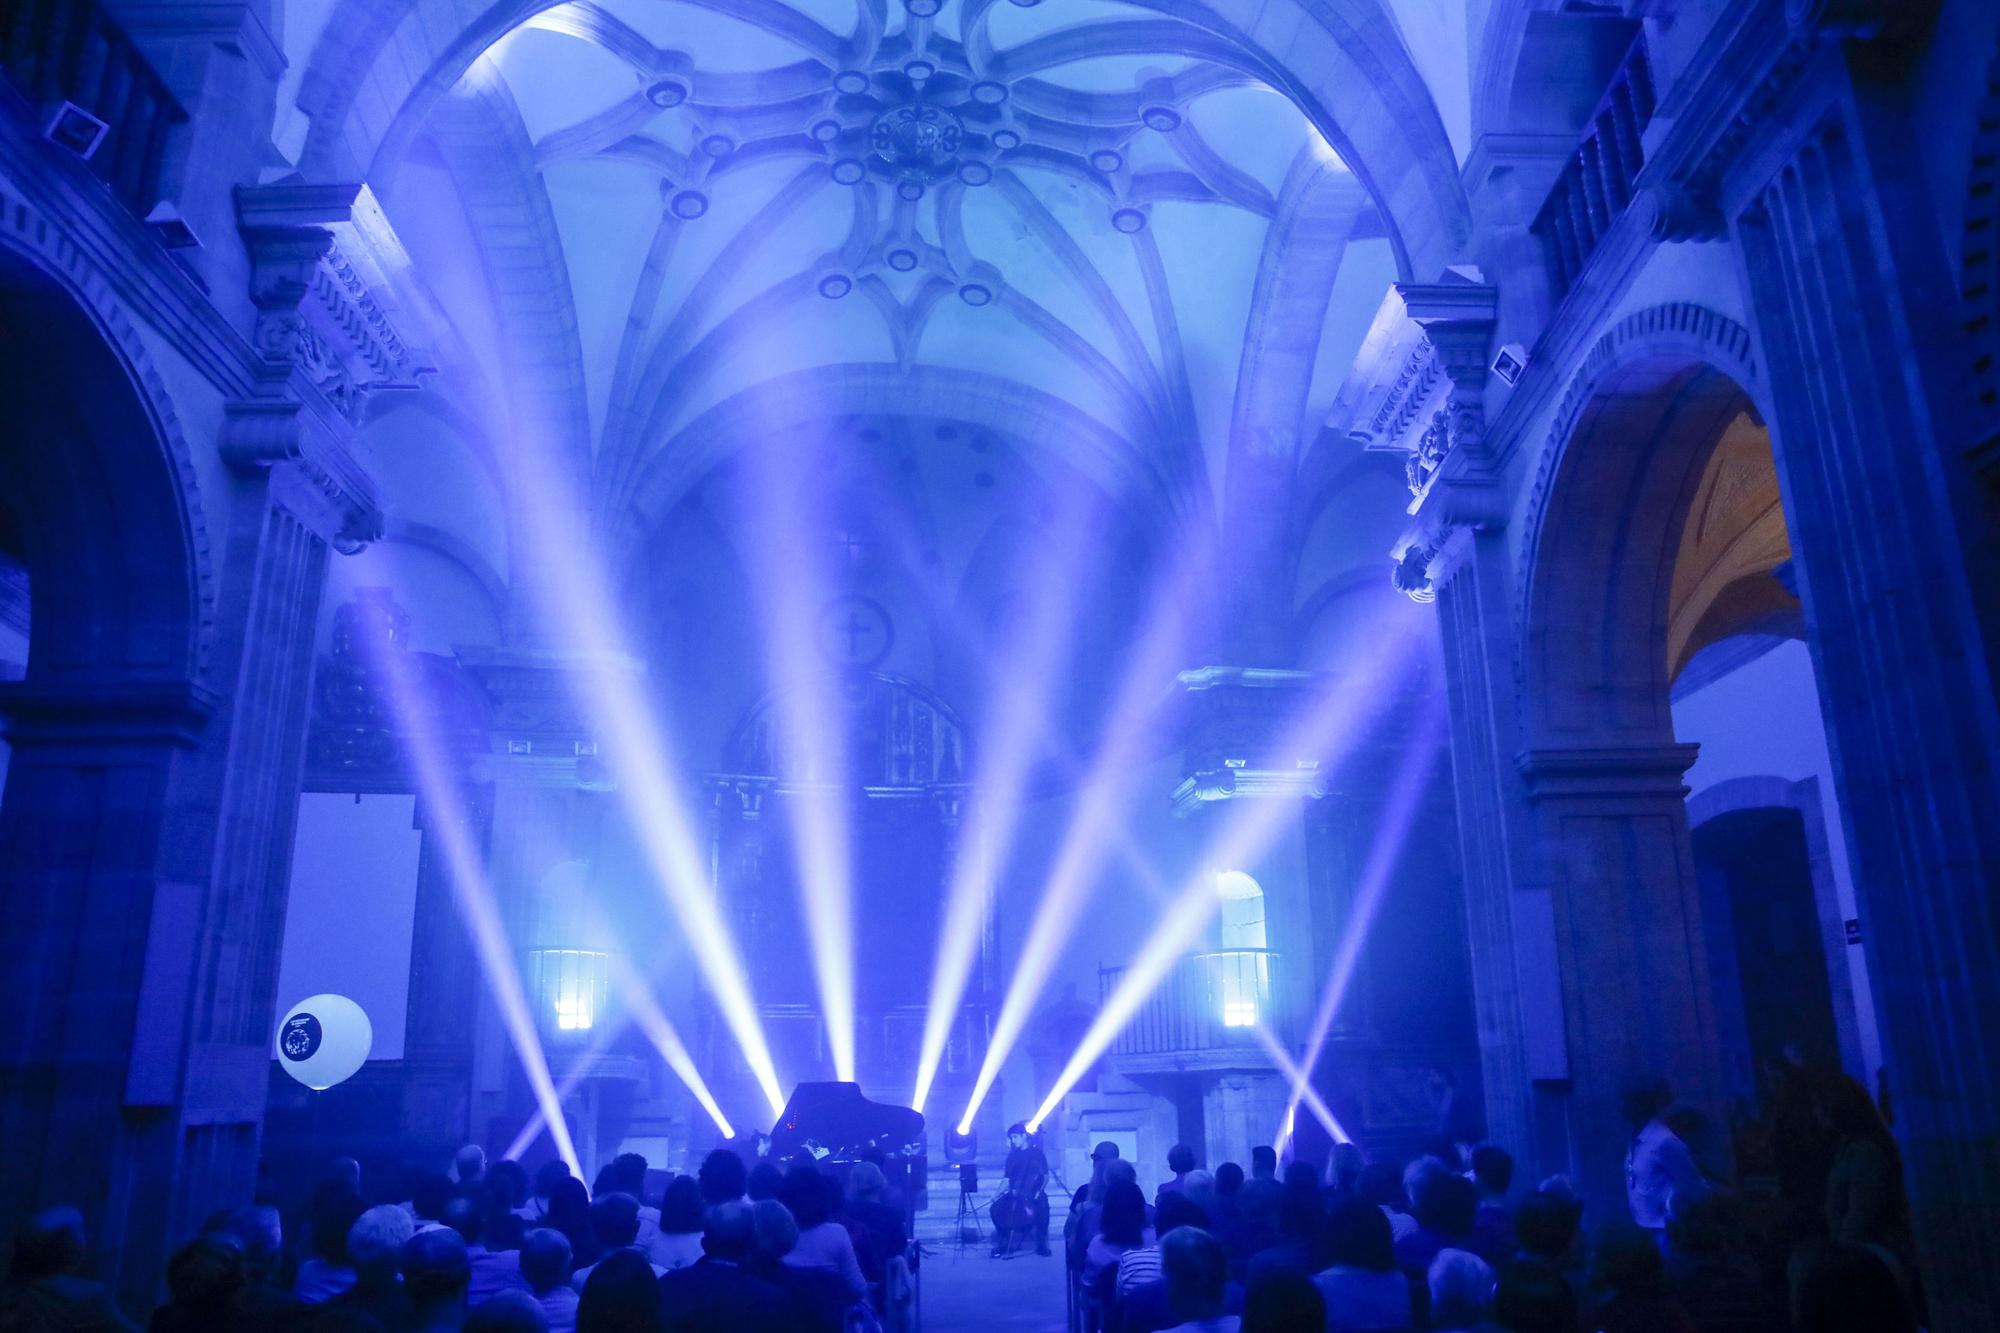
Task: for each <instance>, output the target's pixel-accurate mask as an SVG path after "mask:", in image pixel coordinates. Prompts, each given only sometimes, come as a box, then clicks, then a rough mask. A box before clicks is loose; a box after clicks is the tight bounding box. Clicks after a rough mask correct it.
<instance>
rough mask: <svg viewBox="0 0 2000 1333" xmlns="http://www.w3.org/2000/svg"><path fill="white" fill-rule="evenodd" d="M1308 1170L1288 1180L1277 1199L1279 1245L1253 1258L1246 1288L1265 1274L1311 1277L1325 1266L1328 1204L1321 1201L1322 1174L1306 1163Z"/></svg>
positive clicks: (1267, 1248)
mask: <svg viewBox="0 0 2000 1333" xmlns="http://www.w3.org/2000/svg"><path fill="white" fill-rule="evenodd" d="M1293 1166H1294V1167H1304V1168H1305V1169H1304V1170H1303V1171H1301V1172H1298V1173H1297V1174H1288V1175H1287V1176H1286V1178H1285V1189H1284V1193H1283V1194H1281V1195H1279V1196H1278V1243H1277V1244H1275V1245H1272V1246H1268V1247H1266V1248H1265V1249H1264V1250H1263V1251H1262V1252H1261V1253H1258V1254H1255V1255H1253V1256H1251V1258H1250V1262H1249V1264H1248V1265H1247V1266H1246V1267H1245V1269H1244V1282H1245V1285H1248V1284H1251V1283H1254V1282H1256V1280H1257V1279H1258V1278H1259V1277H1261V1276H1262V1275H1264V1274H1265V1273H1276V1272H1285V1273H1297V1274H1298V1275H1299V1276H1300V1277H1308V1278H1309V1277H1311V1276H1312V1275H1313V1274H1314V1273H1317V1272H1318V1271H1319V1270H1320V1269H1322V1268H1324V1267H1326V1263H1327V1260H1326V1254H1325V1244H1326V1239H1325V1231H1326V1204H1325V1203H1324V1201H1323V1200H1322V1199H1321V1198H1320V1192H1319V1171H1318V1170H1317V1169H1316V1168H1314V1167H1312V1166H1310V1165H1308V1164H1307V1163H1304V1162H1294V1163H1293Z"/></svg>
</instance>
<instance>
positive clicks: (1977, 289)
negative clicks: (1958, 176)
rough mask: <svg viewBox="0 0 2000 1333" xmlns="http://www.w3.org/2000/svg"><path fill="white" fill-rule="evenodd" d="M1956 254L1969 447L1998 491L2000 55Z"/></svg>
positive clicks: (1999, 53)
mask: <svg viewBox="0 0 2000 1333" xmlns="http://www.w3.org/2000/svg"><path fill="white" fill-rule="evenodd" d="M1959 253H1960V255H1961V259H1960V267H1959V290H1960V293H1961V295H1962V298H1963V300H1964V305H1965V309H1964V320H1965V332H1966V342H1967V343H1968V344H1969V348H1968V351H1969V352H1970V354H1971V357H1972V370H1973V377H1974V385H1975V388H1976V390H1977V392H1978V395H1979V403H1980V407H1981V408H1982V409H1983V415H1982V417H1981V419H1980V420H1979V421H1978V422H1977V423H1976V424H1975V427H1974V430H1973V432H1972V434H1973V439H1972V441H1971V461H1972V466H1973V469H1974V471H1976V472H1978V473H1979V475H1980V476H1981V477H1983V478H1985V479H1986V482H1987V484H1988V485H1990V486H1993V487H1995V488H1996V489H2000V50H1995V52H1994V54H1993V62H1992V63H1991V64H1990V65H1988V66H1987V70H1986V90H1985V94H1984V95H1983V96H1982V97H1981V98H1980V101H1979V118H1978V128H1977V130H1976V131H1975V133H1974V135H1973V140H1972V171H1971V174H1970V176H1969V178H1968V180H1967V182H1966V199H1965V224H1964V230H1963V233H1962V239H1961V243H1960V250H1959Z"/></svg>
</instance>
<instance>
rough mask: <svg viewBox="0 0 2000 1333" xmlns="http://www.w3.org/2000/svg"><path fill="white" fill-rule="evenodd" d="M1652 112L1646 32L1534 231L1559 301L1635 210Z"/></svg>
mask: <svg viewBox="0 0 2000 1333" xmlns="http://www.w3.org/2000/svg"><path fill="white" fill-rule="evenodd" d="M1654 105H1655V104H1654V88H1653V62H1652V59H1651V57H1650V56H1649V55H1648V54H1647V52H1646V34H1645V33H1644V32H1641V33H1640V34H1639V36H1638V37H1637V38H1636V39H1635V40H1634V41H1633V43H1632V49H1631V50H1630V51H1628V52H1626V55H1625V59H1624V60H1623V61H1622V62H1621V63H1620V64H1619V66H1618V71H1617V73H1615V74H1613V75H1612V76H1611V86H1610V87H1609V88H1607V89H1606V90H1605V93H1604V97H1603V98H1602V100H1600V101H1599V102H1598V104H1597V110H1596V111H1595V112H1593V113H1592V114H1591V117H1590V121H1589V123H1588V124H1586V125H1585V127H1584V132H1583V142H1582V143H1581V144H1580V145H1578V147H1577V150H1576V155H1575V156H1574V157H1572V158H1571V159H1570V161H1569V164H1568V165H1567V166H1565V167H1564V168H1563V173H1562V175H1561V176H1560V177H1559V178H1557V180H1556V184H1555V188H1554V189H1552V190H1550V191H1549V197H1548V201H1547V202H1546V203H1544V204H1543V205H1542V211H1541V212H1540V213H1539V214H1537V215H1536V217H1535V221H1534V225H1533V226H1532V227H1531V228H1530V230H1532V231H1533V232H1534V234H1535V236H1536V237H1537V238H1539V239H1540V241H1541V243H1542V246H1543V249H1544V251H1545V252H1546V254H1547V256H1548V263H1549V272H1550V274H1551V275H1553V277H1554V279H1555V288H1556V298H1557V299H1558V300H1560V299H1562V297H1563V296H1565V295H1567V294H1568V292H1569V289H1570V288H1571V287H1573V286H1575V285H1576V280H1577V276H1578V275H1579V274H1581V273H1582V272H1583V268H1584V265H1585V264H1587V263H1589V262H1590V257H1591V255H1593V254H1594V253H1596V251H1597V246H1598V243H1599V242H1600V241H1602V240H1603V239H1604V233H1605V232H1607V231H1609V230H1610V229H1611V224H1612V223H1614V222H1616V221H1617V220H1618V219H1619V218H1620V217H1621V216H1623V215H1624V212H1625V209H1626V208H1627V207H1628V206H1629V205H1630V204H1631V202H1632V186H1633V182H1634V181H1636V180H1637V179H1638V177H1639V168H1640V167H1642V166H1644V165H1645V164H1646V150H1645V145H1644V143H1643V142H1642V141H1643V139H1644V136H1645V133H1646V127H1647V126H1648V125H1650V124H1652V122H1653V109H1654Z"/></svg>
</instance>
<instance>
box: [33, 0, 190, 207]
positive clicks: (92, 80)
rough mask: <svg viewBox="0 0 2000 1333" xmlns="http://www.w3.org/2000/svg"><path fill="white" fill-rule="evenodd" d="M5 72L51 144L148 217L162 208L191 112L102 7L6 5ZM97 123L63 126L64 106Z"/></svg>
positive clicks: (73, 121)
mask: <svg viewBox="0 0 2000 1333" xmlns="http://www.w3.org/2000/svg"><path fill="white" fill-rule="evenodd" d="M0 71H4V73H5V76H6V78H7V80H8V81H9V82H11V83H12V84H13V85H14V88H15V90H16V91H17V92H18V93H19V94H20V95H21V97H22V98H23V99H24V100H26V101H27V103H28V105H29V106H30V108H31V109H32V110H33V111H34V112H35V114H36V115H37V116H39V117H41V119H42V124H43V128H44V130H45V131H46V132H48V133H49V135H50V137H51V138H54V139H57V140H58V141H59V142H62V143H63V144H64V146H66V147H68V148H69V149H70V150H71V151H73V152H76V153H78V154H79V155H80V156H84V157H87V158H88V160H89V162H90V165H91V168H92V169H93V170H94V171H96V172H97V174H98V175H99V176H101V177H102V178H103V179H104V181H105V183H106V184H108V185H109V186H110V187H111V189H112V191H113V192H114V193H116V194H117V196H118V197H119V199H120V200H122V201H123V202H124V203H125V205H126V207H128V208H130V209H131V210H132V211H133V212H135V213H137V214H139V216H141V217H144V216H145V215H146V214H147V213H148V212H150V211H151V210H152V207H153V205H155V204H156V203H158V202H159V200H160V164H161V162H162V160H163V159H164V158H165V156H166V150H167V136H168V134H169V133H170V132H171V131H172V129H173V127H174V126H175V125H178V124H180V123H181V122H182V121H184V120H186V119H187V112H186V111H185V110H183V109H182V107H181V104H180V103H179V102H178V101H177V100H175V98H174V95H173V93H172V92H170V91H169V90H168V88H167V85H166V83H165V82H164V81H162V80H161V78H160V76H159V73H158V72H157V71H156V70H154V68H153V66H152V64H151V62H149V61H148V60H147V59H146V57H145V56H144V55H143V54H142V53H141V52H140V50H139V48H138V45H137V44H136V43H134V42H133V40H132V39H131V37H129V36H128V35H127V34H126V32H125V30H124V29H123V28H121V27H119V26H118V24H117V23H116V22H115V21H114V20H113V19H112V18H111V16H110V15H109V14H107V13H106V12H105V11H104V9H103V7H102V6H101V5H98V4H97V3H95V0H0ZM66 102H67V103H70V104H72V105H74V106H76V107H80V108H81V109H82V110H84V111H86V112H88V113H89V114H90V115H91V116H94V117H95V118H96V120H97V121H98V122H101V123H102V124H103V126H104V129H103V130H102V132H101V133H99V132H97V131H96V129H95V127H94V126H93V125H91V124H90V123H89V122H86V121H82V120H80V119H78V118H76V117H74V116H63V115H60V114H59V113H61V112H62V110H63V104H64V103H66Z"/></svg>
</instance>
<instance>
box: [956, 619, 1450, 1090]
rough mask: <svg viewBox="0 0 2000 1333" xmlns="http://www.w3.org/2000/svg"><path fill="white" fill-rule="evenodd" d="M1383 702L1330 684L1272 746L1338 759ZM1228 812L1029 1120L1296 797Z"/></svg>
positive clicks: (1215, 903) (1397, 643)
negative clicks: (1331, 689) (1217, 880)
mask: <svg viewBox="0 0 2000 1333" xmlns="http://www.w3.org/2000/svg"><path fill="white" fill-rule="evenodd" d="M1388 641H1389V643H1390V645H1391V649H1392V651H1394V652H1396V653H1398V654H1406V653H1407V652H1408V651H1409V650H1410V647H1411V643H1410V640H1409V639H1408V638H1407V637H1405V636H1400V635H1390V636H1389V639H1388ZM1383 706H1385V704H1384V702H1383V701H1382V699H1381V697H1380V696H1379V695H1376V694H1375V693H1374V692H1372V691H1362V690H1341V691H1336V692H1335V693H1333V694H1332V695H1331V696H1330V697H1328V698H1327V699H1326V700H1325V701H1324V702H1323V703H1321V704H1320V705H1319V706H1317V707H1315V708H1314V709H1313V710H1312V711H1311V712H1310V713H1309V714H1308V715H1307V717H1306V718H1305V719H1304V720H1303V722H1301V723H1300V724H1298V725H1297V726H1296V727H1295V728H1294V729H1293V730H1292V731H1291V732H1290V733H1289V734H1288V736H1287V737H1286V739H1285V741H1284V742H1283V743H1282V744H1281V745H1280V746H1279V747H1278V751H1277V752H1278V753H1281V754H1304V755H1316V756H1318V755H1331V756H1332V757H1333V758H1334V759H1335V761H1336V762H1337V761H1338V760H1340V759H1344V758H1345V757H1346V755H1347V754H1348V753H1350V752H1351V751H1352V749H1353V748H1354V746H1355V745H1356V743H1357V742H1358V741H1359V739H1360V737H1361V735H1362V734H1363V732H1364V731H1365V730H1366V728H1367V725H1368V723H1369V722H1370V721H1372V720H1373V717H1374V716H1375V714H1376V713H1378V712H1379V711H1380V709H1381V708H1382V707H1383ZM1230 813H1231V815H1233V818H1231V819H1230V821H1229V823H1228V824H1227V825H1226V827H1225V829H1224V830H1223V831H1222V832H1221V833H1220V834H1219V836H1218V837H1217V838H1215V839H1214V840H1213V841H1212V842H1211V843H1210V845H1209V847H1208V848H1207V849H1206V853H1205V855H1203V856H1202V857H1201V858H1200V859H1199V861H1198V862H1197V867H1198V868H1197V869H1196V870H1195V872H1194V874H1193V875H1192V877H1191V879H1190V881H1189V882H1188V883H1187V884H1186V885H1185V886H1184V887H1183V888H1182V889H1181V891H1180V893H1179V894H1178V895H1176V898H1175V902H1174V906H1173V907H1172V908H1170V909H1169V911H1168V913H1167V915H1166V917H1165V918H1163V919H1162V921H1161V924H1160V926H1159V927H1158V928H1157V929H1156V930H1155V931H1154V933H1153V935H1152V937H1151V938H1150V939H1149V940H1148V941H1147V943H1146V944H1145V946H1144V947H1143V948H1142V950H1141V952H1140V955H1139V958H1138V959H1137V960H1135V961H1134V962H1133V963H1131V964H1130V965H1128V966H1127V967H1126V969H1125V974H1124V976H1123V977H1121V978H1120V979H1119V983H1118V986H1117V987H1116V988H1115V989H1114V990H1113V991H1112V993H1111V995H1110V997H1109V998H1107V999H1106V1000H1105V1002H1104V1005H1103V1007H1102V1008H1101V1009H1100V1010H1099V1011H1098V1015H1097V1018H1096V1020H1095V1021H1094V1022H1092V1024H1091V1025H1090V1028H1089V1029H1088V1030H1087V1031H1086V1032H1085V1033H1084V1035H1083V1039H1082V1040H1081V1041H1080V1042H1079V1043H1078V1044H1077V1049H1076V1051H1075V1053H1074V1054H1073V1055H1071V1057H1070V1059H1069V1062H1068V1064H1066V1065H1065V1066H1064V1067H1063V1072H1062V1073H1061V1075H1060V1076H1058V1077H1057V1079H1056V1082H1055V1086H1054V1087H1052V1088H1051V1089H1050V1091H1049V1094H1048V1096H1047V1097H1046V1098H1044V1099H1043V1101H1042V1104H1041V1106H1040V1107H1039V1108H1038V1109H1037V1110H1036V1112H1035V1115H1034V1118H1033V1120H1032V1121H1030V1122H1029V1123H1030V1124H1031V1125H1039V1124H1040V1123H1041V1122H1042V1121H1043V1120H1044V1119H1046V1118H1047V1116H1048V1114H1049V1112H1050V1111H1051V1110H1053V1109H1054V1108H1055V1106H1056V1105H1057V1104H1058V1103H1059V1102H1061V1101H1062V1099H1063V1098H1064V1097H1065V1096H1067V1095H1068V1094H1069V1090H1070V1088H1072V1087H1073V1086H1075V1084H1076V1081H1077V1080H1078V1079H1080V1078H1082V1077H1083V1075H1084V1074H1085V1073H1086V1072H1087V1071H1088V1070H1089V1069H1090V1068H1091V1066H1092V1065H1094V1064H1095V1063H1096V1062H1097V1059H1098V1057H1099V1056H1101V1055H1102V1054H1103V1053H1104V1051H1105V1049H1106V1048H1107V1047H1109V1046H1110V1044H1111V1042H1112V1041H1113V1040H1114V1039H1116V1037H1117V1035H1118V1034H1119V1033H1120V1032H1122V1031H1123V1030H1124V1028H1125V1025H1126V1024H1127V1023H1129V1022H1130V1021H1131V1020H1132V1016H1133V1015H1134V1014H1136V1013H1137V1012H1138V1010H1139V1006H1140V1005H1142V1004H1143V1003H1144V1002H1145V1000H1146V997H1147V996H1149V995H1151V994H1152V992H1153V990H1154V988H1155V987H1157V986H1158V985H1159V983H1160V981H1161V979H1162V978H1164V977H1165V976H1166V974H1167V972H1168V970H1169V969H1170V968H1172V966H1173V964H1174V963H1175V961H1176V960H1177V959H1178V958H1179V956H1180V955H1181V954H1182V953H1184V952H1185V951H1186V949H1187V947H1188V945H1190V944H1191V943H1193V941H1194V940H1195V938H1196V937H1197V936H1198V935H1199V934H1200V932H1201V930H1203V929H1205V928H1206V926H1207V922H1208V919H1209V917H1210V916H1212V915H1213V914H1214V912H1215V911H1216V910H1217V909H1218V907H1219V904H1220V901H1221V900H1220V897H1219V896H1218V895H1217V893H1216V892H1215V886H1214V883H1213V874H1214V871H1215V869H1216V868H1218V867H1228V866H1234V865H1242V864H1246V863H1248V862H1251V861H1254V860H1256V859H1257V858H1258V857H1259V856H1261V855H1262V854H1263V852H1264V851H1265V850H1266V849H1267V848H1268V847H1269V846H1270V845H1271V843H1272V842H1273V841H1274V840H1275V839H1276V838H1277V837H1278V836H1279V834H1280V833H1281V832H1282V831H1283V829H1284V827H1285V825H1286V824H1287V823H1288V822H1289V821H1290V820H1291V819H1292V818H1294V817H1296V815H1297V804H1296V803H1295V802H1293V801H1290V800H1283V799H1265V800H1255V799H1253V800H1249V801H1246V802H1243V803H1241V805H1240V807H1239V808H1238V809H1237V810H1235V811H1231V812H1230ZM1197 900H1199V901H1205V902H1206V904H1207V910H1206V911H1205V912H1204V913H1202V915H1201V916H1200V918H1199V920H1198V921H1196V920H1193V917H1194V909H1193V908H1192V907H1191V906H1190V903H1191V902H1194V901H1197ZM1191 921H1192V929H1191V930H1190V929H1189V926H1190V922H1191ZM989 1055H990V1052H989ZM968 1118H969V1117H968Z"/></svg>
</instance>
